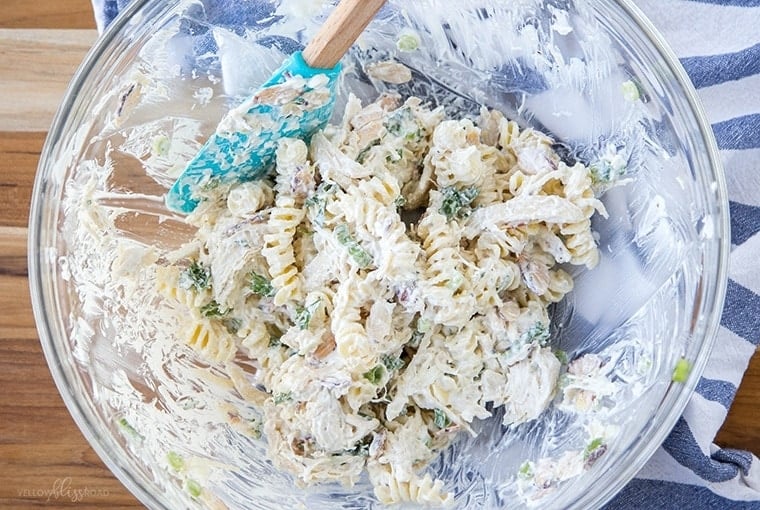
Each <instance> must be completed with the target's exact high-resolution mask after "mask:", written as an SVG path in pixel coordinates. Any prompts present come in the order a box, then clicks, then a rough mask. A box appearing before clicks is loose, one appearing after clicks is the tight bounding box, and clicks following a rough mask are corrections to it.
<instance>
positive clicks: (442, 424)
mask: <svg viewBox="0 0 760 510" xmlns="http://www.w3.org/2000/svg"><path fill="white" fill-rule="evenodd" d="M433 423H435V426H436V427H438V428H439V429H445V428H446V427H448V426H449V425H451V420H449V417H448V416H446V413H445V412H443V410H442V409H435V410H434V411H433Z"/></svg>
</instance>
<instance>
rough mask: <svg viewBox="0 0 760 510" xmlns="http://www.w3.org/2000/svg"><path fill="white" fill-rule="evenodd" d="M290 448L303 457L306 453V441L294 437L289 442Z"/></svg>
mask: <svg viewBox="0 0 760 510" xmlns="http://www.w3.org/2000/svg"><path fill="white" fill-rule="evenodd" d="M290 449H291V450H293V453H295V454H296V455H298V456H299V457H303V456H304V455H305V454H306V441H304V440H303V439H298V438H294V439H293V441H291V443H290Z"/></svg>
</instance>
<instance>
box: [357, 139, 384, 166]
mask: <svg viewBox="0 0 760 510" xmlns="http://www.w3.org/2000/svg"><path fill="white" fill-rule="evenodd" d="M378 145H380V139H379V138H375V139H374V140H372V141H371V142H369V144H367V146H366V147H365V148H363V149H362V150H361V151H359V154H357V155H356V162H357V163H359V164H364V160H365V159H366V158H367V155H368V154H369V151H371V150H372V148H373V147H377V146H378Z"/></svg>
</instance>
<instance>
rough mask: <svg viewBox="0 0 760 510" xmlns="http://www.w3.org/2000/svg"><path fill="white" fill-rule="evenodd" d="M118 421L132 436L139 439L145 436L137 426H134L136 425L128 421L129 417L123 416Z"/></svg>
mask: <svg viewBox="0 0 760 510" xmlns="http://www.w3.org/2000/svg"><path fill="white" fill-rule="evenodd" d="M118 423H119V427H121V429H122V430H123V431H124V432H126V433H127V434H129V435H130V436H132V437H134V438H138V439H142V438H143V436H142V435H141V434H140V433H139V432H137V429H135V428H134V427H133V426H132V425H131V424H130V423H129V422H128V421H127V419H126V418H121V419H120V420H119V421H118Z"/></svg>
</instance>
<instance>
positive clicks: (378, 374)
mask: <svg viewBox="0 0 760 510" xmlns="http://www.w3.org/2000/svg"><path fill="white" fill-rule="evenodd" d="M384 373H385V367H384V366H383V365H375V368H373V369H372V370H370V371H369V372H364V378H365V379H366V380H368V381H369V382H371V383H372V384H379V383H380V381H382V380H383V374H384Z"/></svg>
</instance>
